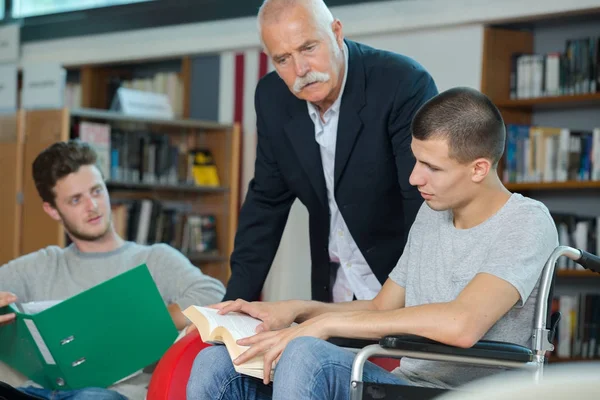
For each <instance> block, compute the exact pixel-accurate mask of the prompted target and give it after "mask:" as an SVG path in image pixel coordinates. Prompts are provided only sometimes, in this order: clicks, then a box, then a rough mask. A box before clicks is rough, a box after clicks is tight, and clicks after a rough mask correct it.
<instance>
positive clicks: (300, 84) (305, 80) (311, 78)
mask: <svg viewBox="0 0 600 400" xmlns="http://www.w3.org/2000/svg"><path fill="white" fill-rule="evenodd" d="M329 79H330V77H329V74H328V73H325V72H316V71H310V72H309V73H308V74H306V75H304V76H302V77H298V78H296V81H295V82H294V92H296V93H298V92H300V91H301V90H302V88H304V86H306V85H310V84H311V83H315V82H327V81H328V80H329Z"/></svg>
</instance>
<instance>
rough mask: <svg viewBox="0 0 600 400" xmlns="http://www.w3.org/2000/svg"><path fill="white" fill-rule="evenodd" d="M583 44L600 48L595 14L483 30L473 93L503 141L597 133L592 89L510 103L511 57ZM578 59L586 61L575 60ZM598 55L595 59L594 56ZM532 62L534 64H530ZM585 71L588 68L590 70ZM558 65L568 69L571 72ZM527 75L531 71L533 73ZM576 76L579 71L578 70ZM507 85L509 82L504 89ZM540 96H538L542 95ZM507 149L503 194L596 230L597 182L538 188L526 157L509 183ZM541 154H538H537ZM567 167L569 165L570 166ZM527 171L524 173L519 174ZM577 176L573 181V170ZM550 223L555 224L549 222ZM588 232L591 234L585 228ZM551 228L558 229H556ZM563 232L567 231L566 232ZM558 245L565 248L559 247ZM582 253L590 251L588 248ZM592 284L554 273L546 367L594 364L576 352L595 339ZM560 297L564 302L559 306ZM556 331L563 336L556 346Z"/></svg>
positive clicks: (583, 277) (589, 277)
mask: <svg viewBox="0 0 600 400" xmlns="http://www.w3.org/2000/svg"><path fill="white" fill-rule="evenodd" d="M585 37H595V38H598V45H600V12H597V13H595V14H594V15H591V14H590V15H585V16H582V15H571V16H561V17H549V18H547V19H539V18H538V19H532V20H531V21H527V20H520V21H518V22H516V23H506V24H502V25H494V26H488V27H486V28H485V30H484V43H483V52H482V78H481V91H482V92H483V93H485V94H486V95H488V96H489V97H490V98H491V99H492V101H493V102H494V104H496V106H497V107H498V108H499V110H500V112H501V113H502V116H503V118H504V120H505V122H506V124H507V134H510V133H509V126H510V125H522V126H535V127H556V128H563V129H568V130H569V133H570V134H571V132H575V131H592V130H593V129H594V128H600V87H596V89H595V91H594V90H588V91H587V92H586V91H585V90H580V89H575V92H574V93H573V92H569V93H568V94H564V90H563V91H561V92H560V93H558V94H556V93H554V92H553V93H552V95H545V94H546V93H539V92H535V94H534V95H532V94H531V91H530V92H529V93H528V94H526V95H525V96H523V95H522V92H521V95H519V94H517V95H515V88H516V89H517V90H518V89H519V86H518V85H519V81H518V79H514V78H515V71H518V62H517V61H516V60H518V58H519V57H518V56H513V55H516V54H519V53H520V54H521V55H523V54H525V55H528V56H529V55H534V56H535V55H540V54H544V55H548V54H550V53H554V55H553V56H552V57H556V54H562V55H563V57H564V55H565V54H568V51H569V49H570V47H569V46H570V45H569V44H568V42H567V41H571V42H570V43H573V41H576V42H577V41H579V40H580V39H582V38H585ZM590 42H593V41H590ZM578 43H579V42H578ZM581 43H583V42H581ZM581 46H583V45H581ZM582 48H584V47H582ZM577 54H579V53H577ZM583 54H586V53H585V52H583ZM598 54H599V55H600V51H599V52H598ZM569 57H571V56H569ZM543 60H544V63H547V62H548V61H547V60H548V57H546V58H544V59H543ZM530 61H531V59H530ZM532 62H534V63H535V58H533V61H532ZM598 63H599V65H600V60H598ZM589 64H593V63H592V62H590V63H589ZM547 65H548V64H544V67H547ZM566 65H567V66H570V67H572V66H573V64H566ZM575 65H585V62H583V61H582V62H581V64H579V63H578V62H576V63H575ZM534 68H535V67H534ZM565 68H567V67H565V66H564V65H563V64H560V70H561V71H562V72H560V74H559V75H560V76H561V79H560V82H561V84H562V83H564V82H565V80H564V76H565V75H564V71H565ZM577 68H581V67H577ZM548 70H549V69H548V68H545V69H544V70H543V71H544V72H543V74H546V73H547V71H548ZM530 71H535V69H532V70H530ZM578 71H584V69H581V70H578ZM528 73H529V72H528ZM530 73H531V74H534V73H537V72H530ZM573 76H575V75H573ZM578 76H579V75H578ZM511 77H512V78H513V80H512V85H511ZM543 77H544V78H542V79H545V77H546V75H543ZM529 78H530V79H531V80H530V81H529V82H530V86H529V88H531V82H535V78H534V75H529ZM577 79H579V78H577ZM543 82H546V81H545V80H544V81H543ZM534 86H535V85H534ZM590 88H591V85H590ZM543 89H544V90H546V89H547V87H544V88H543ZM540 94H541V95H540ZM533 96H537V97H533ZM529 133H530V136H529V139H530V140H529V143H526V145H525V146H523V147H522V148H521V149H520V150H517V151H520V152H521V154H527V153H528V152H530V151H531V147H528V146H534V145H537V143H535V144H533V143H534V139H532V138H533V137H534V136H532V135H533V134H531V131H529ZM514 137H515V136H513V138H514ZM516 137H519V136H516ZM509 141H510V138H509V137H507V151H505V157H504V158H503V160H502V161H501V162H500V165H499V168H498V173H499V176H500V177H501V179H503V181H504V184H505V185H506V187H507V189H508V190H510V191H512V192H518V193H522V194H523V195H525V196H529V197H532V198H534V199H537V200H539V201H541V202H543V203H544V204H546V206H547V207H548V209H549V210H550V212H551V213H552V214H553V216H555V218H560V217H559V216H561V215H563V216H564V215H567V216H575V217H576V218H597V220H596V221H597V222H596V224H597V225H599V224H600V218H598V217H600V201H598V199H599V198H600V180H599V179H593V177H592V174H591V173H590V174H589V178H587V179H586V178H582V177H581V176H580V175H577V179H572V177H571V175H570V174H571V172H570V171H569V177H568V178H567V179H564V177H561V179H558V175H557V174H555V175H554V178H555V179H552V178H550V179H543V180H541V181H540V180H539V178H538V179H536V178H537V176H539V175H537V174H538V173H539V170H536V169H535V168H533V170H534V174H533V175H532V174H530V175H529V177H528V176H527V173H528V172H531V170H532V168H531V166H532V165H533V166H535V167H538V166H539V165H540V163H539V162H538V163H537V164H536V162H535V161H534V162H532V161H531V160H535V157H534V156H533V155H532V154H533V153H529V161H527V160H528V159H527V157H525V160H519V161H518V162H520V163H521V164H520V167H519V168H521V174H523V175H521V178H517V181H515V180H514V175H511V174H510V173H509V172H512V171H514V165H515V164H514V159H512V160H510V161H507V152H508V150H509V147H508V146H510V143H509ZM538 143H539V142H538ZM581 143H583V141H582V142H581ZM519 146H522V144H521V143H519ZM582 148H583V144H582ZM513 149H514V148H513ZM513 151H514V150H513ZM512 154H514V153H512ZM541 154H545V153H544V150H542V152H541ZM544 156H545V155H544ZM510 162H513V164H510ZM568 162H569V163H571V161H568ZM592 162H593V161H592ZM581 165H583V164H581ZM523 166H524V168H525V169H524V170H523ZM528 167H529V171H528V170H527V168H528ZM509 168H512V169H509ZM505 171H506V173H505ZM523 171H524V172H523ZM545 173H546V171H543V172H542V174H545ZM579 174H581V169H580V170H579ZM507 176H508V177H510V180H507ZM532 176H533V178H532ZM557 221H560V220H558V219H557ZM590 226H592V227H593V224H592V225H590ZM557 227H559V228H560V224H559V223H558V222H557ZM569 229H571V228H570V227H569ZM559 231H560V229H559ZM571 232H574V231H571ZM590 232H592V233H593V232H596V230H595V228H591V229H590ZM573 235H574V233H573ZM597 235H600V228H598V230H597ZM561 237H563V236H561ZM591 237H593V235H592V236H588V238H591ZM587 243H588V245H591V246H592V248H591V251H592V252H600V248H596V247H598V246H597V245H595V243H600V240H598V241H597V242H596V240H595V239H594V240H589V239H588V241H587ZM561 244H571V245H573V244H572V243H563V242H562V241H561ZM585 250H588V251H590V248H586V249H585ZM598 278H600V274H596V273H593V272H589V271H582V270H577V269H572V268H570V267H567V268H566V269H559V270H558V271H557V279H556V283H555V285H556V287H555V293H554V294H555V298H554V299H555V301H554V303H553V307H555V309H559V310H560V311H561V312H562V314H563V321H562V322H561V325H559V330H558V341H557V343H556V346H555V347H556V349H557V350H555V351H554V352H553V354H552V356H551V358H550V362H551V363H554V362H565V361H589V360H598V359H600V348H599V349H598V350H597V352H596V355H595V356H587V357H582V356H581V354H586V352H588V353H589V351H588V350H583V349H584V348H586V347H583V346H587V343H593V342H590V341H589V339H590V338H591V337H594V336H595V335H596V334H597V332H596V333H594V331H593V328H592V326H595V325H596V324H597V322H598V321H596V319H597V318H598V316H600V315H598V316H595V317H594V316H593V315H594V314H595V311H594V310H596V309H597V307H598V306H599V305H600V296H599V295H600V279H598ZM566 297H568V299H565V298H566ZM563 299H564V300H563ZM567 300H568V301H567ZM563 301H564V304H563ZM567 304H568V305H567ZM563 307H564V309H563ZM573 318H575V319H573ZM569 329H571V330H572V331H571V333H570V336H569V335H567V334H564V332H565V330H566V332H569ZM561 330H562V331H563V335H562V336H563V337H562V338H561ZM565 337H566V338H565ZM584 343H585V345H584ZM565 354H566V356H565Z"/></svg>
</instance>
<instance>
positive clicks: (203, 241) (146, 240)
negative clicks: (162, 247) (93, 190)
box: [111, 199, 218, 255]
mask: <svg viewBox="0 0 600 400" xmlns="http://www.w3.org/2000/svg"><path fill="white" fill-rule="evenodd" d="M111 210H112V221H113V226H114V228H115V230H116V231H117V233H118V234H119V236H121V237H122V238H123V239H125V240H131V241H134V242H136V243H139V244H145V245H150V244H154V243H166V244H169V245H170V246H172V247H174V248H176V249H179V250H180V251H181V252H182V253H183V254H188V255H191V254H194V255H197V254H216V253H218V244H217V227H216V217H215V215H213V214H209V213H207V214H199V213H193V212H192V209H191V207H190V206H189V204H185V203H181V202H177V201H158V200H151V199H137V200H117V201H114V202H113V204H112V205H111Z"/></svg>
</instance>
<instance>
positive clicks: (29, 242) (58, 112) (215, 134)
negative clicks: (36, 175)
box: [0, 108, 240, 283]
mask: <svg viewBox="0 0 600 400" xmlns="http://www.w3.org/2000/svg"><path fill="white" fill-rule="evenodd" d="M19 116H20V118H22V120H23V124H22V125H23V127H24V128H23V136H24V137H26V138H27V140H26V143H25V145H24V146H23V159H22V161H20V164H21V165H22V166H24V168H22V171H23V172H22V174H21V178H19V179H22V186H23V199H22V200H23V202H22V218H21V224H20V226H19V224H18V223H15V227H16V228H15V229H20V233H21V234H20V235H19V236H18V237H20V238H21V240H20V244H19V245H18V248H19V254H21V255H22V254H27V253H29V252H32V251H36V250H38V249H40V248H43V247H45V246H48V245H58V246H65V245H66V244H67V243H66V241H67V238H66V236H65V233H64V230H63V227H62V226H61V225H60V224H58V223H56V222H54V221H53V220H51V219H50V218H49V217H48V216H47V215H45V213H44V211H43V210H42V206H41V200H40V199H39V196H38V194H37V191H36V189H35V185H34V183H33V180H32V177H31V165H32V162H33V159H34V158H35V157H36V156H37V154H39V152H40V151H42V150H43V149H44V148H46V147H47V146H48V145H50V144H51V143H54V142H56V141H65V140H68V139H69V138H72V137H74V132H76V129H75V128H76V127H77V125H78V124H79V123H81V122H83V121H89V122H96V123H102V124H107V125H109V126H111V128H116V129H119V132H121V133H122V134H123V135H124V136H125V137H127V136H128V135H129V134H134V133H135V132H139V131H143V132H149V133H151V134H153V135H160V136H161V137H165V138H166V140H167V141H168V142H169V143H171V144H173V145H174V146H184V147H185V149H195V148H201V149H208V150H209V151H210V152H211V154H212V157H213V159H214V164H215V165H216V169H217V173H218V177H219V185H218V186H198V185H195V184H193V183H186V182H184V183H176V184H173V183H171V184H164V183H147V182H144V183H137V182H123V181H111V180H110V179H107V188H108V190H109V193H110V196H111V203H112V204H113V205H114V204H118V203H119V202H127V201H136V200H142V199H150V200H153V201H158V202H177V203H178V204H179V203H181V204H183V205H185V206H186V210H187V211H186V213H188V214H210V215H212V216H214V218H215V228H216V229H215V232H216V247H217V250H216V251H212V252H210V253H203V252H198V253H194V252H192V253H187V252H184V254H186V256H187V257H188V258H189V259H190V261H191V262H192V263H194V264H195V265H197V266H198V267H200V268H201V270H202V271H203V272H205V273H207V274H209V275H211V276H213V277H215V278H217V279H220V280H221V281H222V282H223V283H226V282H227V280H228V279H229V275H230V270H229V255H230V254H231V251H232V249H233V241H234V235H235V230H236V227H237V215H238V197H239V158H240V157H239V140H240V137H239V135H240V133H239V127H238V126H237V125H224V124H218V123H215V122H207V121H197V120H189V119H160V118H138V117H133V116H125V115H123V114H119V113H115V112H111V111H106V110H99V109H89V108H80V109H72V110H71V109H68V108H63V109H52V110H30V111H20V112H19ZM0 151H2V147H1V146H0ZM13 159H14V156H13ZM16 165H17V166H18V165H19V162H17V164H16ZM16 175H19V174H16ZM2 184H3V185H11V186H14V187H15V188H16V187H17V183H15V182H12V181H10V182H8V181H5V180H4V179H3V180H2ZM13 193H14V192H13ZM3 207H4V206H3ZM2 212H3V215H2V217H3V218H4V216H5V215H4V214H5V213H7V211H6V208H3V209H2ZM113 217H114V215H113ZM128 239H129V240H131V238H128ZM11 255H12V254H11ZM11 258H12V257H11Z"/></svg>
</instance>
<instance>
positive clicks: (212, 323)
mask: <svg viewBox="0 0 600 400" xmlns="http://www.w3.org/2000/svg"><path fill="white" fill-rule="evenodd" d="M183 315H185V316H186V317H187V318H188V319H189V320H190V321H191V322H192V323H193V324H194V325H195V326H196V328H197V329H198V333H199V334H200V337H201V338H202V341H203V342H205V343H212V344H217V345H224V346H225V347H226V348H227V352H228V353H229V356H230V357H231V360H232V361H233V360H235V359H236V358H237V357H239V356H240V355H241V354H242V353H244V352H245V351H246V350H248V349H249V347H248V346H240V345H239V344H237V341H238V340H239V339H243V338H246V337H250V336H254V335H255V334H256V327H257V326H258V325H259V324H261V323H262V321H261V320H259V319H256V318H253V317H251V316H249V315H247V314H242V313H236V312H232V313H228V314H225V315H220V314H218V310H216V309H213V308H208V307H199V306H190V307H188V308H186V309H185V310H184V311H183ZM233 366H234V368H235V370H236V371H237V372H239V373H240V374H244V375H248V376H253V377H255V378H259V379H263V377H264V362H263V355H262V354H261V355H258V356H256V357H254V358H253V359H251V360H248V361H246V362H245V363H243V364H240V365H236V364H233ZM273 375H274V370H273V369H271V380H272V379H273Z"/></svg>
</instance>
